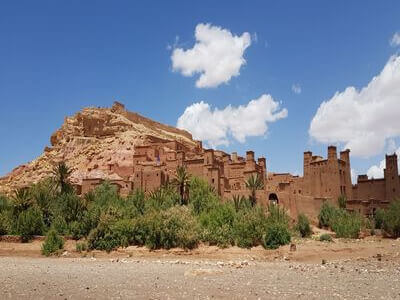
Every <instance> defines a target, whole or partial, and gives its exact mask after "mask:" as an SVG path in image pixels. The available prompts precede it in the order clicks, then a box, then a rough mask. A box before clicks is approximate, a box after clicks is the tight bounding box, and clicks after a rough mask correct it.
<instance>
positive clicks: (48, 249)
mask: <svg viewBox="0 0 400 300" xmlns="http://www.w3.org/2000/svg"><path fill="white" fill-rule="evenodd" d="M63 247H64V239H63V238H62V237H61V236H59V235H58V233H57V231H56V230H54V229H50V230H49V232H48V233H47V236H46V239H45V240H44V243H43V244H42V254H43V255H46V256H49V255H51V254H54V253H56V252H58V251H59V250H61V249H63Z"/></svg>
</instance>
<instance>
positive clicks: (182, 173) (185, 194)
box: [172, 166, 190, 205]
mask: <svg viewBox="0 0 400 300" xmlns="http://www.w3.org/2000/svg"><path fill="white" fill-rule="evenodd" d="M172 184H173V185H175V186H176V187H177V189H178V192H179V195H180V197H181V205H184V204H187V203H188V199H189V188H190V174H189V173H188V172H187V171H186V168H185V167H183V166H179V167H177V168H176V177H175V178H174V179H173V181H172Z"/></svg>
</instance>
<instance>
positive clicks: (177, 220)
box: [135, 206, 199, 249]
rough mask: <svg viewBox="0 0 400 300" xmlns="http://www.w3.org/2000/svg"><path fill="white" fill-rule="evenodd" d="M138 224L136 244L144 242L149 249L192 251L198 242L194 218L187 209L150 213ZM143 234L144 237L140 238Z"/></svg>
mask: <svg viewBox="0 0 400 300" xmlns="http://www.w3.org/2000/svg"><path fill="white" fill-rule="evenodd" d="M139 222H140V223H139ZM139 222H137V223H136V226H135V236H136V239H137V243H139V244H140V242H143V241H144V244H145V245H146V246H147V247H149V248H150V249H158V248H165V249H169V248H174V247H181V248H184V249H192V248H194V247H196V246H197V244H198V242H199V234H198V224H197V221H196V218H194V217H193V216H192V215H191V213H190V210H189V209H188V208H187V207H182V206H175V207H172V208H170V209H168V210H166V211H152V212H150V213H149V214H148V215H146V216H144V217H143V218H142V220H139ZM137 225H140V226H137ZM143 233H145V234H146V236H144V237H143V236H141V237H140V234H143ZM138 237H140V239H138Z"/></svg>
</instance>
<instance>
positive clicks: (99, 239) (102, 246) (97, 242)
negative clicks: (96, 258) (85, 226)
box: [88, 223, 121, 252]
mask: <svg viewBox="0 0 400 300" xmlns="http://www.w3.org/2000/svg"><path fill="white" fill-rule="evenodd" d="M120 244H121V241H120V240H119V239H118V238H116V236H115V235H114V234H113V232H112V230H111V228H110V226H109V225H108V224H103V223H100V224H99V225H98V226H97V227H96V228H94V229H92V230H91V231H90V233H89V236H88V247H89V248H90V249H98V250H105V251H107V252H111V251H112V250H114V249H116V248H117V247H119V246H120Z"/></svg>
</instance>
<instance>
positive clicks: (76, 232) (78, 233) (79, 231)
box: [68, 221, 85, 240]
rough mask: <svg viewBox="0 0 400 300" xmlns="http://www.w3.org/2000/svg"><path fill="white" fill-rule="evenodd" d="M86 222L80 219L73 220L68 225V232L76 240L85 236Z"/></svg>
mask: <svg viewBox="0 0 400 300" xmlns="http://www.w3.org/2000/svg"><path fill="white" fill-rule="evenodd" d="M83 227H84V224H83V223H81V222H78V221H73V222H71V223H69V225H68V233H69V234H70V235H71V236H72V238H73V239H74V240H79V239H81V238H82V237H84V236H85V229H84V228H83Z"/></svg>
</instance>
